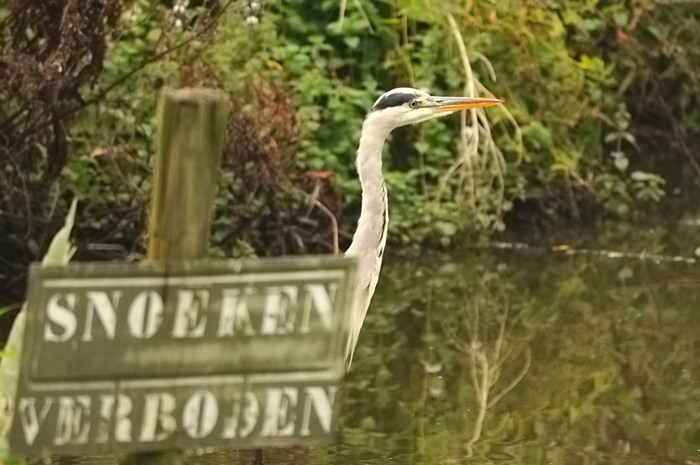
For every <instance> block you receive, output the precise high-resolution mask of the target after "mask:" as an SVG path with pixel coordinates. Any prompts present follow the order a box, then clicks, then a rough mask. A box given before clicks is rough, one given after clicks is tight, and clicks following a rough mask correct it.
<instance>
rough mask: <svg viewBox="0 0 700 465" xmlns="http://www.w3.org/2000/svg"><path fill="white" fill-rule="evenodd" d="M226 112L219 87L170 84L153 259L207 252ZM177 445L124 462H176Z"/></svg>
mask: <svg viewBox="0 0 700 465" xmlns="http://www.w3.org/2000/svg"><path fill="white" fill-rule="evenodd" d="M227 115H228V103H227V98H226V95H225V94H224V93H223V92H220V91H216V90H212V89H197V88H185V89H177V90H173V89H168V90H164V91H163V92H162V94H161V99H160V107H159V113H158V131H159V135H158V154H157V157H156V160H155V169H154V171H155V181H154V185H153V193H152V200H151V211H150V223H149V227H148V248H147V258H148V260H151V261H174V260H194V259H198V258H203V257H204V256H205V255H206V251H207V245H208V242H209V226H210V223H211V213H212V208H213V205H214V194H215V190H216V185H217V182H218V178H219V167H220V160H221V150H222V148H223V144H224V133H225V130H226V120H227ZM179 463H180V453H179V451H177V450H165V451H162V452H149V453H140V454H133V455H130V456H128V457H126V458H125V459H124V460H122V464H125V465H176V464H179Z"/></svg>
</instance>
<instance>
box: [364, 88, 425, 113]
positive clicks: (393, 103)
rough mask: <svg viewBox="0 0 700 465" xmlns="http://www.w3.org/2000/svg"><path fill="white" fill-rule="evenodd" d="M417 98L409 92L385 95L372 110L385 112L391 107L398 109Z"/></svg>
mask: <svg viewBox="0 0 700 465" xmlns="http://www.w3.org/2000/svg"><path fill="white" fill-rule="evenodd" d="M414 98H416V96H415V94H411V93H408V92H397V93H395V94H389V95H385V96H384V97H382V98H381V100H379V101H378V102H377V104H376V105H375V106H374V108H372V110H383V109H384V108H389V107H398V106H400V105H403V104H404V103H407V102H410V101H411V100H413V99H414Z"/></svg>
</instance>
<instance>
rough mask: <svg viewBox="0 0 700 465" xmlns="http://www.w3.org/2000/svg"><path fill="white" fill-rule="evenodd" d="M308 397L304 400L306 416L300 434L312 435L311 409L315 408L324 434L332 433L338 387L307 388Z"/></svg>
mask: <svg viewBox="0 0 700 465" xmlns="http://www.w3.org/2000/svg"><path fill="white" fill-rule="evenodd" d="M304 390H305V391H306V396H305V398H304V401H305V402H304V415H303V418H302V421H301V429H300V430H299V434H300V435H302V436H309V435H310V434H311V428H310V427H309V424H310V423H311V409H312V407H313V410H314V412H316V418H318V422H319V423H320V424H321V428H322V429H323V432H325V433H330V432H331V423H332V421H333V405H334V404H335V395H336V393H337V392H338V388H336V387H329V388H323V387H307V388H306V389H304Z"/></svg>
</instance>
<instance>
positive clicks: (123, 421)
mask: <svg viewBox="0 0 700 465" xmlns="http://www.w3.org/2000/svg"><path fill="white" fill-rule="evenodd" d="M115 404H116V407H115ZM132 409H133V402H132V401H131V399H130V398H129V397H127V396H125V395H124V394H119V395H117V396H114V395H111V394H107V395H102V396H100V419H99V423H98V425H97V433H96V435H95V442H96V443H98V444H101V443H106V442H107V441H109V431H110V428H112V424H114V440H115V441H116V442H130V441H131V420H130V419H129V414H130V413H131V410H132ZM112 417H114V421H112Z"/></svg>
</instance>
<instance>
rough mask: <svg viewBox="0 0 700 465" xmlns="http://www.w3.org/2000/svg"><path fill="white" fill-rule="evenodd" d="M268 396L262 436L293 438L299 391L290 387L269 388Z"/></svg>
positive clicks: (261, 431)
mask: <svg viewBox="0 0 700 465" xmlns="http://www.w3.org/2000/svg"><path fill="white" fill-rule="evenodd" d="M266 394H267V395H266V398H265V414H264V417H263V426H262V428H261V430H260V436H292V435H293V434H294V424H295V422H296V413H295V409H296V404H297V396H298V390H297V389H295V388H290V387H286V388H269V389H267V393H266Z"/></svg>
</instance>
